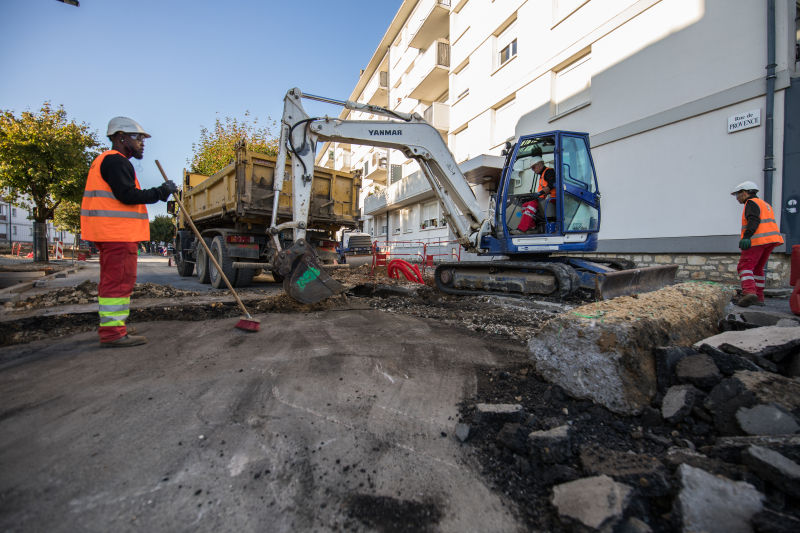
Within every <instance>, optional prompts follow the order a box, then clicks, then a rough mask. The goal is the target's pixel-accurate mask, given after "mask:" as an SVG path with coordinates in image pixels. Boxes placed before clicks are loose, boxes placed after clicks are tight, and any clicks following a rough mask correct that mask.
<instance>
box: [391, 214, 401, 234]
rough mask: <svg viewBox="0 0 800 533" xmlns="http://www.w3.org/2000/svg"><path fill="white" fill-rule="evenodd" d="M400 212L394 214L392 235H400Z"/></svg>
mask: <svg viewBox="0 0 800 533" xmlns="http://www.w3.org/2000/svg"><path fill="white" fill-rule="evenodd" d="M400 230H401V228H400V211H395V212H394V213H392V233H400Z"/></svg>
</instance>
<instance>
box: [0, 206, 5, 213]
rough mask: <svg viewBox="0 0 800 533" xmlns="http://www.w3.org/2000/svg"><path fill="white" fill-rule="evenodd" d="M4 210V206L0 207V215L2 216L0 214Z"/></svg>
mask: <svg viewBox="0 0 800 533" xmlns="http://www.w3.org/2000/svg"><path fill="white" fill-rule="evenodd" d="M5 208H6V206H4V205H0V215H2V214H3V210H4V209H5Z"/></svg>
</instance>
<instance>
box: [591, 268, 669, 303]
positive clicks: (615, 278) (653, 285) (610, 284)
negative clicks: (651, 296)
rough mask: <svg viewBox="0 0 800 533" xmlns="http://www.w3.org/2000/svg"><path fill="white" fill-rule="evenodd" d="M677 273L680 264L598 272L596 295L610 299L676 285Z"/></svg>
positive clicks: (599, 297) (602, 298)
mask: <svg viewBox="0 0 800 533" xmlns="http://www.w3.org/2000/svg"><path fill="white" fill-rule="evenodd" d="M677 273H678V265H667V266H657V267H646V268H635V269H631V270H620V271H618V272H607V273H604V274H598V275H597V285H596V287H595V296H596V297H597V298H598V299H600V300H610V299H611V298H616V297H618V296H630V295H631V294H635V293H639V292H652V291H657V290H658V289H660V288H662V287H666V286H667V285H674V284H675V275H676V274H677Z"/></svg>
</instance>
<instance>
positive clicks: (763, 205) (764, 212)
mask: <svg viewBox="0 0 800 533" xmlns="http://www.w3.org/2000/svg"><path fill="white" fill-rule="evenodd" d="M747 202H755V203H756V205H758V208H759V209H760V210H761V222H760V223H759V225H758V228H757V229H756V232H755V233H754V234H753V236H752V237H750V244H752V245H753V246H761V245H762V244H771V243H773V242H775V243H778V244H783V237H781V231H780V228H779V227H778V225H777V224H776V223H775V214H774V213H773V212H772V207H771V206H770V205H769V204H768V203H767V202H765V201H764V200H762V199H760V198H750V199H749V200H747ZM747 202H745V203H744V207H745V208H747ZM744 212H745V209H742V236H741V238H742V239H744V230H746V229H747V219H746V218H745V216H744Z"/></svg>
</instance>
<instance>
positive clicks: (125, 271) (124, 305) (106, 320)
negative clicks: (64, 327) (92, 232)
mask: <svg viewBox="0 0 800 533" xmlns="http://www.w3.org/2000/svg"><path fill="white" fill-rule="evenodd" d="M94 244H95V246H97V249H98V250H100V285H99V286H98V287H97V301H98V303H99V304H100V329H99V330H98V333H99V334H100V342H111V341H115V340H117V339H121V338H122V337H124V336H125V335H126V334H127V332H126V329H125V321H126V320H127V319H128V314H129V312H130V306H131V293H132V292H133V286H134V285H135V284H136V261H137V255H138V253H137V252H138V245H137V243H135V242H96V243H94Z"/></svg>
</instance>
